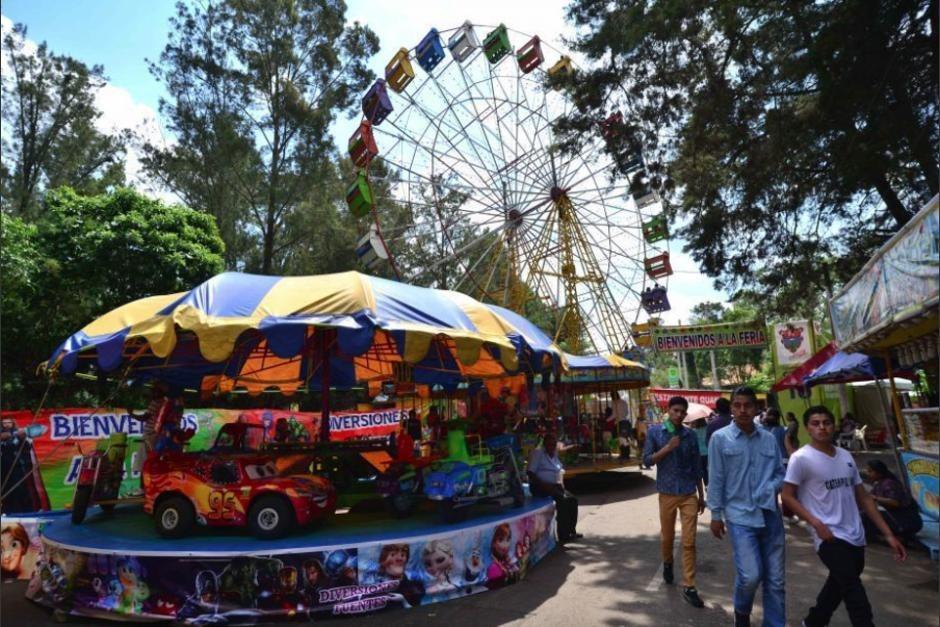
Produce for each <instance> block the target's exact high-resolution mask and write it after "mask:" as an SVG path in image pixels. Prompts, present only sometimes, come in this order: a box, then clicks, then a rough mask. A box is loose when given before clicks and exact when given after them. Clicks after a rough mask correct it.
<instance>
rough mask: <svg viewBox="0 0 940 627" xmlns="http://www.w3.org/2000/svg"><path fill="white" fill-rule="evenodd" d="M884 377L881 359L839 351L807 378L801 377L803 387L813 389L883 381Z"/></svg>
mask: <svg viewBox="0 0 940 627" xmlns="http://www.w3.org/2000/svg"><path fill="white" fill-rule="evenodd" d="M886 376H887V370H886V368H885V362H884V360H883V359H880V358H878V357H869V356H868V355H865V354H863V353H843V352H842V351H839V352H838V353H836V354H835V355H833V356H832V357H830V358H829V359H828V360H826V361H825V362H823V364H822V365H821V366H819V367H818V368H816V369H815V370H813V371H812V372H811V373H810V374H809V375H808V376H805V377H803V385H805V386H806V387H813V386H814V385H822V384H825V383H849V382H851V381H871V380H874V379H884V378H885V377H886Z"/></svg>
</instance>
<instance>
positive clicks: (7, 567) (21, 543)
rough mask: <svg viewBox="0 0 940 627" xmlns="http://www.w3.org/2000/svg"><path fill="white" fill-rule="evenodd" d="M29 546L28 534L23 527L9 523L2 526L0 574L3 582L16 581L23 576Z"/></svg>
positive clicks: (0, 535)
mask: <svg viewBox="0 0 940 627" xmlns="http://www.w3.org/2000/svg"><path fill="white" fill-rule="evenodd" d="M29 544H30V543H29V534H28V533H27V532H26V529H25V528H24V527H23V525H21V524H19V523H11V524H8V525H4V526H3V530H2V531H0V574H2V578H3V580H4V581H6V580H8V579H18V578H19V577H20V576H22V575H23V574H24V568H23V566H24V562H25V560H26V553H27V551H29Z"/></svg>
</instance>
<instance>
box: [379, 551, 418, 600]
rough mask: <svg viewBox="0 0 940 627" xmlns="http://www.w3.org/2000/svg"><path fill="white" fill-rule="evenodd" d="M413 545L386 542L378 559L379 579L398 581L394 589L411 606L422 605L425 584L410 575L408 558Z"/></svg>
mask: <svg viewBox="0 0 940 627" xmlns="http://www.w3.org/2000/svg"><path fill="white" fill-rule="evenodd" d="M410 557H411V547H410V546H408V545H407V544H405V543H401V544H386V545H385V546H383V547H382V550H381V552H380V553H379V559H378V566H379V569H378V576H377V580H378V581H397V582H398V587H397V588H396V589H395V590H394V592H397V593H398V594H400V595H401V596H402V597H403V598H404V599H405V601H406V603H407V605H408V606H410V607H417V606H418V605H421V598H422V597H423V596H424V584H423V583H421V582H420V581H417V580H415V579H410V578H409V577H408V572H407V570H408V560H409V558H410Z"/></svg>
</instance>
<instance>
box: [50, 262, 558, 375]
mask: <svg viewBox="0 0 940 627" xmlns="http://www.w3.org/2000/svg"><path fill="white" fill-rule="evenodd" d="M298 325H299V326H306V327H320V328H336V329H343V330H345V331H346V332H347V333H353V334H357V333H360V332H361V333H364V334H369V337H368V338H367V337H365V336H362V337H361V341H360V342H358V344H359V345H365V344H366V342H365V341H366V340H368V344H369V345H371V336H372V334H374V332H375V331H376V330H378V329H381V330H383V331H386V332H392V333H394V332H401V333H403V334H404V346H403V354H402V359H403V360H404V361H405V362H407V363H417V362H420V361H421V360H422V359H424V358H425V356H426V355H427V353H428V350H429V348H430V346H431V344H432V343H433V340H434V339H435V338H439V337H446V338H450V339H451V340H453V342H454V346H455V347H456V350H455V351H454V352H455V357H456V359H458V360H459V361H460V362H461V363H462V364H464V365H467V366H472V365H473V364H475V363H476V362H477V361H478V360H479V359H480V351H481V350H483V349H484V346H489V347H490V348H491V350H492V349H494V348H495V349H497V350H498V353H499V354H498V355H497V358H498V359H499V361H500V362H501V363H502V365H503V367H504V368H506V370H508V371H513V370H515V369H517V368H518V366H519V359H518V355H517V350H518V348H519V347H518V346H517V343H516V342H514V341H513V337H517V336H518V337H523V338H524V336H525V333H524V332H522V331H520V330H519V329H517V328H516V327H515V326H513V324H512V323H511V321H508V320H507V319H506V317H505V316H501V315H500V314H499V312H494V311H493V310H492V309H490V308H488V306H486V305H484V304H483V303H480V302H478V301H476V300H474V299H472V298H471V297H469V296H467V295H465V294H460V293H457V292H449V291H444V290H433V289H430V288H422V287H416V286H413V285H407V284H403V283H398V282H395V281H391V280H388V279H381V278H378V277H372V276H368V275H364V274H360V273H358V272H343V273H337V274H327V275H320V276H304V277H270V276H260V275H251V274H242V273H236V272H228V273H223V274H220V275H217V276H215V277H212V278H211V279H209V280H207V281H205V282H204V283H202V284H200V285H198V286H197V287H195V288H193V289H192V290H190V291H189V292H182V293H177V294H168V295H162V296H151V297H147V298H143V299H140V300H136V301H133V302H131V303H127V304H125V305H122V306H121V307H118V308H116V309H114V310H112V311H110V312H108V313H106V314H104V315H103V316H101V317H100V318H98V319H96V320H94V321H93V322H91V323H89V324H88V325H86V326H85V327H84V328H83V329H82V330H81V331H79V332H77V333H75V334H74V335H72V336H71V337H69V338H68V339H66V340H65V341H64V342H63V343H62V344H61V345H60V346H59V347H58V348H57V349H56V351H55V352H54V353H53V355H52V356H51V357H50V359H49V360H48V361H47V362H46V363H45V364H44V366H45V368H46V369H47V370H49V371H50V372H56V371H61V372H64V373H70V372H73V371H74V370H75V369H76V366H77V358H78V354H79V353H82V352H85V351H91V350H94V349H97V357H98V361H99V366H100V367H102V369H104V370H106V371H107V370H110V369H113V368H114V367H116V366H117V365H118V364H119V363H120V361H121V355H122V354H123V349H124V344H125V342H127V341H128V340H133V339H138V338H142V339H143V340H145V342H146V343H147V345H148V347H149V349H150V351H151V352H152V353H153V355H154V356H156V357H160V358H163V357H167V356H168V355H170V354H171V353H172V352H173V350H174V348H175V347H176V345H177V341H178V337H177V336H178V333H179V332H192V333H193V334H194V335H195V336H196V337H197V338H198V345H199V352H200V353H201V355H202V357H203V358H204V359H205V360H206V361H208V362H211V363H220V362H223V361H225V360H226V359H228V358H229V357H230V356H231V355H232V353H233V350H234V348H235V346H236V342H237V341H238V339H239V337H240V336H241V335H242V334H243V333H244V332H245V331H247V330H250V329H257V330H259V331H260V332H261V333H263V334H265V335H266V336H268V335H269V334H271V333H275V332H276V330H277V329H287V328H289V327H296V326H298ZM291 347H292V348H296V349H297V350H298V351H299V350H300V349H301V348H302V344H298V345H296V346H294V345H291ZM554 349H555V350H556V351H557V353H556V354H557V357H558V359H559V360H560V359H563V357H562V355H561V350H560V349H557V347H554ZM295 354H297V353H295ZM281 356H282V357H283V356H285V355H281Z"/></svg>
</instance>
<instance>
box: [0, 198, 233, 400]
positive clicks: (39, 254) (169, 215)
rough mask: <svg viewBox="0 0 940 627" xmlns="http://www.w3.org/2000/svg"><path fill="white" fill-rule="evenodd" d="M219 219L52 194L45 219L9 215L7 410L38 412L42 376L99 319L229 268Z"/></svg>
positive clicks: (152, 204)
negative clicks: (68, 342) (42, 366)
mask: <svg viewBox="0 0 940 627" xmlns="http://www.w3.org/2000/svg"><path fill="white" fill-rule="evenodd" d="M223 246H224V245H223V243H222V240H221V238H220V237H219V234H218V229H217V228H216V226H215V223H214V221H213V219H212V217H211V216H208V215H206V214H203V213H199V212H196V211H193V210H191V209H188V208H186V207H181V206H173V205H166V204H163V203H162V202H160V201H157V200H151V199H149V198H146V197H145V196H142V195H140V194H138V193H136V192H134V191H132V190H128V189H121V190H117V191H115V192H113V193H109V194H101V195H97V196H82V195H79V194H78V193H76V192H75V191H74V190H72V189H70V188H61V189H57V190H52V191H50V192H48V193H47V194H46V197H45V201H44V205H43V207H42V212H41V215H40V217H39V218H38V219H37V220H36V221H34V222H33V223H27V222H25V221H23V220H21V219H20V218H17V217H14V216H5V217H4V219H3V229H2V250H0V276H2V283H0V287H2V290H3V299H2V301H0V316H2V319H3V325H2V327H0V344H2V346H3V351H2V354H0V364H2V371H3V386H4V387H3V390H4V395H3V404H4V406H5V407H16V406H17V405H18V404H19V405H22V406H30V405H31V404H33V403H35V402H36V399H38V398H39V397H40V396H41V389H39V387H40V386H42V385H43V383H42V381H40V380H39V379H38V378H37V377H36V375H35V371H36V367H37V366H38V365H39V363H40V362H42V361H43V360H45V359H47V358H48V357H49V355H51V354H52V352H53V350H54V349H55V347H56V346H57V345H58V344H59V343H60V342H61V341H63V340H64V339H65V338H66V337H68V336H69V335H71V334H72V333H75V332H76V331H78V330H79V329H81V328H82V327H84V326H85V325H86V324H88V323H89V322H91V321H92V320H93V319H95V318H96V317H98V316H100V315H102V314H104V313H106V312H107V311H110V310H111V309H114V308H115V307H118V306H120V305H123V304H124V303H127V302H129V301H132V300H136V299H138V298H143V297H144V296H150V295H154V294H170V293H174V292H180V291H185V290H188V289H190V288H192V287H193V286H195V285H197V284H199V283H201V282H202V281H204V280H206V279H208V278H209V277H211V276H213V275H215V274H217V273H219V272H221V271H222V269H223V260H222V259H223Z"/></svg>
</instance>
